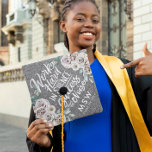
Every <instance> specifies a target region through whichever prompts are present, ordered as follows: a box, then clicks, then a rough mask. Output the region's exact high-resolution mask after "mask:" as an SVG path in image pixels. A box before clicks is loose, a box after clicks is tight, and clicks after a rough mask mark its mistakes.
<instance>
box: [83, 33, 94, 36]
mask: <svg viewBox="0 0 152 152" xmlns="http://www.w3.org/2000/svg"><path fill="white" fill-rule="evenodd" d="M83 35H87V36H92V35H93V34H92V33H83Z"/></svg>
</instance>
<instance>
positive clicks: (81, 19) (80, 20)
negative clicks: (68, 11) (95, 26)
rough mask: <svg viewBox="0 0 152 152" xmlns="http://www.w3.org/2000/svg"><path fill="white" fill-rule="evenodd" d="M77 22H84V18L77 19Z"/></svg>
mask: <svg viewBox="0 0 152 152" xmlns="http://www.w3.org/2000/svg"><path fill="white" fill-rule="evenodd" d="M76 20H77V21H79V22H83V21H84V18H77V19H76Z"/></svg>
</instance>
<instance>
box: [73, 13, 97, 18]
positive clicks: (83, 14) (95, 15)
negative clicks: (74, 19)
mask: <svg viewBox="0 0 152 152" xmlns="http://www.w3.org/2000/svg"><path fill="white" fill-rule="evenodd" d="M76 15H82V16H87V15H86V14H85V13H81V12H79V13H77V14H76ZM92 17H99V15H97V14H93V15H92Z"/></svg>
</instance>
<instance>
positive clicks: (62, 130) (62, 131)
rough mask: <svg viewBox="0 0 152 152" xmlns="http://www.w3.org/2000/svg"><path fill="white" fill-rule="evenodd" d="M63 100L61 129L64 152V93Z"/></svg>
mask: <svg viewBox="0 0 152 152" xmlns="http://www.w3.org/2000/svg"><path fill="white" fill-rule="evenodd" d="M61 102H62V129H61V143H62V152H64V102H63V95H61Z"/></svg>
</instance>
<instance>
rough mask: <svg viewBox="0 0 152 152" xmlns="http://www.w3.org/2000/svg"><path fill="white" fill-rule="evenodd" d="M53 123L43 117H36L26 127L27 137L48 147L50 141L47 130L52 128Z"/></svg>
mask: <svg viewBox="0 0 152 152" xmlns="http://www.w3.org/2000/svg"><path fill="white" fill-rule="evenodd" d="M53 128H54V127H53V125H52V124H51V123H48V122H47V121H46V120H45V119H37V120H35V121H33V122H32V123H31V125H30V126H29V128H28V129H27V137H28V138H29V139H30V140H31V141H32V142H34V143H36V144H38V145H40V146H41V147H49V146H50V145H51V141H50V139H49V137H48V135H47V134H48V132H49V131H50V130H53Z"/></svg>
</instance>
